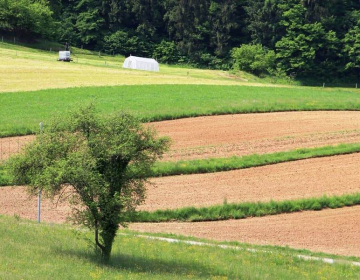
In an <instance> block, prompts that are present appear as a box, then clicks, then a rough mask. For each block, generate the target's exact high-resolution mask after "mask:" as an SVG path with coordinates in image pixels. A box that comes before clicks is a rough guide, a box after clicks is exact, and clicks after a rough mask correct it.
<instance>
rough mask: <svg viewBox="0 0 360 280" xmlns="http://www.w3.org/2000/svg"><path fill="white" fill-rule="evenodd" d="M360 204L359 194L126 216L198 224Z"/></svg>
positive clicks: (147, 220) (132, 220)
mask: <svg viewBox="0 0 360 280" xmlns="http://www.w3.org/2000/svg"><path fill="white" fill-rule="evenodd" d="M354 205H360V193H356V194H351V195H342V196H331V197H328V196H322V197H318V198H307V199H299V200H285V201H270V202H258V203H254V202H248V203H231V204H225V203H224V204H223V205H215V206H210V207H201V208H195V207H186V208H181V209H174V210H157V211H155V212H147V211H140V212H138V213H136V214H135V215H134V216H132V217H129V218H128V219H129V221H131V222H145V223H147V222H156V223H159V222H169V221H183V222H200V221H220V220H230V219H245V218H249V217H263V216H269V215H278V214H284V213H294V212H301V211H319V210H323V209H327V208H331V209H336V208H342V207H346V206H354Z"/></svg>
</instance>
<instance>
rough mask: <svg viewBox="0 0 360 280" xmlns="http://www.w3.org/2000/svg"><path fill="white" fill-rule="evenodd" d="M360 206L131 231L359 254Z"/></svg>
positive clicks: (143, 226) (142, 226) (141, 226)
mask: <svg viewBox="0 0 360 280" xmlns="http://www.w3.org/2000/svg"><path fill="white" fill-rule="evenodd" d="M359 221H360V206H357V207H351V208H343V209H336V210H332V209H329V210H323V211H319V212H303V213H294V214H283V215H277V216H269V217H262V218H251V219H245V220H230V221H220V222H205V223H161V224H133V225H131V226H130V229H132V230H138V231H144V232H166V233H174V234H181V235H188V236H194V237H199V238H207V239H214V240H222V241H225V240H226V241H239V242H246V243H252V244H259V245H265V244H266V245H279V246H285V245H289V246H290V247H293V248H299V249H300V248H301V249H304V248H305V249H309V250H312V251H319V252H326V253H331V254H339V255H348V256H358V257H360V235H359V232H360V223H359Z"/></svg>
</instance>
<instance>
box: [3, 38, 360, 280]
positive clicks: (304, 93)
mask: <svg viewBox="0 0 360 280" xmlns="http://www.w3.org/2000/svg"><path fill="white" fill-rule="evenodd" d="M0 58H1V59H2V60H3V61H4V64H1V65H0V163H1V162H2V161H4V162H5V160H6V159H7V158H8V157H9V156H10V155H12V154H16V153H18V152H20V151H21V148H22V147H23V146H24V145H25V144H26V143H28V142H30V141H32V140H33V139H34V137H35V136H34V135H33V134H34V133H36V132H37V131H38V124H39V122H41V121H42V122H44V123H45V129H46V124H47V122H48V121H49V119H50V118H51V117H52V115H53V114H54V113H58V114H59V113H60V114H61V113H66V112H67V111H68V110H69V109H73V108H75V107H76V106H78V105H79V104H83V103H90V102H92V103H94V104H95V105H96V106H97V108H98V113H99V114H100V115H101V116H103V117H106V116H107V115H108V114H110V113H112V112H115V111H124V112H129V113H132V114H134V115H136V116H137V117H139V118H140V119H141V120H142V121H143V122H144V123H146V124H145V125H146V126H150V127H153V128H154V129H156V131H157V132H158V134H159V135H161V136H169V137H170V138H171V139H172V146H171V149H170V151H169V152H168V153H167V154H166V155H165V156H164V158H163V159H162V161H161V162H159V163H158V164H157V165H156V166H155V168H154V171H153V174H152V175H153V177H154V178H152V179H151V182H152V183H154V186H153V185H151V186H149V187H148V192H147V199H146V201H145V203H144V205H142V206H141V207H140V208H139V210H140V214H139V216H138V218H137V222H136V223H134V224H131V225H130V229H131V230H134V231H139V232H152V233H168V234H179V235H186V236H189V237H197V238H206V239H213V240H217V241H238V242H245V243H251V244H257V245H276V246H290V247H293V248H296V249H307V250H311V251H314V252H323V253H328V254H337V255H342V256H356V257H360V254H359V252H360V237H359V234H358V233H359V232H360V227H359V223H358V221H359V218H360V217H359V214H358V213H359V207H360V206H359V204H360V200H359V197H360V196H359V195H360V187H359V186H360V177H359V175H358V166H359V165H360V95H359V93H360V91H358V90H356V89H330V88H325V89H323V88H310V87H309V88H305V87H292V86H282V87H280V86H277V85H266V84H262V83H260V82H259V83H252V82H247V81H245V79H243V78H241V77H238V76H236V77H235V76H231V75H228V74H227V73H226V72H221V71H210V70H200V69H191V68H181V67H178V68H177V67H173V66H166V65H164V66H162V68H161V72H160V73H155V74H149V73H146V72H140V71H125V70H123V69H121V62H122V60H123V58H122V57H111V56H96V55H94V54H91V53H86V52H84V53H82V52H81V51H80V50H79V53H78V55H77V57H76V58H77V59H76V61H74V63H69V64H64V63H58V62H56V61H55V60H56V55H55V54H54V53H50V52H45V51H37V50H33V49H29V48H26V47H20V46H12V45H7V44H4V45H0ZM84 86H86V87H84ZM1 137H2V138H1ZM2 181H3V182H9V184H10V179H9V178H7V173H6V170H5V169H4V167H2V166H0V185H2V183H1V182H2ZM69 191H71V190H69ZM301 200H303V201H301ZM266 203H268V204H269V205H267V204H266ZM212 207H219V208H218V209H217V210H214V209H215V208H212ZM241 207H242V208H241ZM200 208H201V209H202V210H201V211H200V210H198V209H200ZM240 208H241V209H240ZM245 208H246V209H245ZM255 208H256V210H254V211H253V209H255ZM330 208H332V209H330ZM219 209H220V210H219ZM239 209H240V210H239ZM244 209H245V210H244ZM157 210H168V211H167V212H166V211H163V212H157ZM225 210H226V211H228V212H226V211H225ZM235 210H236V211H237V212H236V211H235ZM316 210H317V211H316ZM320 210H321V211H320ZM36 211H37V201H36V198H34V197H29V195H28V194H27V193H26V187H25V186H16V187H1V188H0V214H2V215H7V216H15V217H21V218H26V219H31V220H35V219H36ZM232 211H233V212H232ZM210 212H211V215H210V216H206V215H207V214H205V213H210ZM225 212H226V213H225ZM42 213H43V221H44V222H48V223H65V222H66V216H67V215H68V214H69V213H70V208H69V206H68V204H67V203H66V202H61V203H59V204H58V205H57V207H55V206H54V205H53V204H52V202H51V201H50V200H47V199H44V201H43V212H42ZM156 215H157V216H156ZM161 215H162V216H161ZM186 217H188V218H186ZM189 217H190V218H189ZM2 219H3V218H0V223H1V220H2ZM4 219H5V220H6V219H8V218H4ZM184 221H186V222H184ZM195 221H202V222H195ZM159 222H160V223H159ZM24 223H25V222H24ZM25 224H26V223H25ZM26 226H27V225H26ZM58 226H59V227H61V226H60V225H56V227H58ZM14 227H15V226H14ZM120 238H122V239H126V238H125V237H120ZM0 249H1V246H0ZM132 253H133V252H132ZM84 254H85V253H84ZM129 254H130V253H129ZM119 258H121V257H119ZM139 258H140V257H139ZM174 261H175V260H174ZM0 266H1V264H0ZM131 269H132V268H131ZM131 269H130V270H131ZM115 270H116V268H115ZM179 273H180V272H179ZM185 273H189V274H191V273H194V270H193V269H190V270H189V271H186V272H185ZM226 273H228V272H223V271H222V272H221V273H218V274H216V275H219V276H221V275H223V276H224V275H227V276H228V277H229V278H231V275H246V274H241V273H246V272H239V271H237V272H231V273H235V274H231V273H230V272H229V273H230V274H229V273H228V274H226ZM236 273H239V274H236ZM274 273H275V272H274ZM180 274H181V275H180V276H182V277H184V276H185V275H183V272H181V273H180ZM180 276H179V278H180ZM196 277H198V278H201V276H199V275H197V276H196ZM196 277H194V278H195V279H196ZM284 277H285V278H284V279H286V274H284ZM324 277H326V276H324ZM349 277H350V278H351V277H352V275H350V276H349ZM0 278H1V274H0ZM149 278H151V277H149ZM205 278H206V277H205ZM280 278H281V277H280ZM134 279H136V277H135V278H134Z"/></svg>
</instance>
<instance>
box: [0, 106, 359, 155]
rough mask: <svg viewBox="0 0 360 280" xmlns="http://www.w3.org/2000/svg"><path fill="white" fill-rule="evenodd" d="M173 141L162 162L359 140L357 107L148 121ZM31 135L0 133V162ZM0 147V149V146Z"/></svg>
mask: <svg viewBox="0 0 360 280" xmlns="http://www.w3.org/2000/svg"><path fill="white" fill-rule="evenodd" d="M150 126H152V127H154V128H155V129H156V130H157V131H158V133H159V135H161V136H170V137H171V139H172V141H173V143H172V148H171V151H170V152H169V153H168V154H167V155H165V157H164V159H163V160H164V161H178V160H189V159H201V158H211V157H229V156H234V155H236V156H242V155H249V154H254V153H257V154H265V153H272V152H279V151H287V150H293V149H297V148H310V147H321V146H325V145H336V144H339V143H356V142H360V112H282V113H265V114H240V115H225V116H208V117H198V118H187V119H180V120H173V121H162V122H155V123H151V124H150ZM32 139H34V137H33V136H25V137H10V138H0V161H1V160H5V159H7V158H8V157H9V154H13V153H16V152H18V151H19V150H20V149H21V147H22V146H23V145H24V144H25V143H27V142H28V141H31V140H32ZM1 147H2V148H1Z"/></svg>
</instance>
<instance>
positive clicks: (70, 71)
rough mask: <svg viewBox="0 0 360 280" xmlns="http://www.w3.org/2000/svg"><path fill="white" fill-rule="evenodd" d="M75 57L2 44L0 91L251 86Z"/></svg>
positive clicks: (214, 74)
mask: <svg viewBox="0 0 360 280" xmlns="http://www.w3.org/2000/svg"><path fill="white" fill-rule="evenodd" d="M72 58H73V60H74V61H73V62H72V63H63V62H57V59H58V53H57V52H49V51H42V50H37V49H32V48H28V47H24V46H16V45H12V44H7V43H1V42H0V59H1V65H0V92H7V91H12V92H14V91H34V90H40V89H48V88H67V87H79V86H109V85H136V84H220V85H239V84H240V85H241V84H247V83H248V82H246V79H243V78H240V77H238V76H231V75H229V74H228V73H227V72H225V71H213V70H206V69H194V68H189V67H186V68H185V67H179V66H168V65H161V66H160V69H161V72H160V73H154V72H144V71H132V70H126V69H123V68H122V64H123V61H124V57H122V56H104V55H101V56H99V55H98V54H95V53H94V52H88V51H84V50H79V49H75V51H74V52H73V56H72ZM242 75H243V76H245V77H251V75H249V74H245V73H243V74H242ZM248 84H251V83H248ZM259 84H260V83H258V82H255V83H254V85H259Z"/></svg>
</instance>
